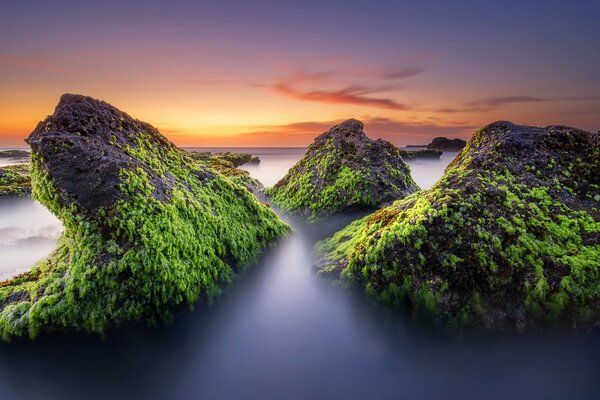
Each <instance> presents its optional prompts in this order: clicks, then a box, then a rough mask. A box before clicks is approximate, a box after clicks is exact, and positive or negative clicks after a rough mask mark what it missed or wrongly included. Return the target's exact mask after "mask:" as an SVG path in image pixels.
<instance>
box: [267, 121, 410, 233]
mask: <svg viewBox="0 0 600 400" xmlns="http://www.w3.org/2000/svg"><path fill="white" fill-rule="evenodd" d="M418 189H419V188H418V187H417V185H416V184H415V182H414V181H413V179H412V177H411V176H410V170H409V168H408V166H407V165H406V164H405V163H404V161H402V159H401V157H400V152H399V150H398V148H396V147H395V146H394V145H393V144H391V143H390V142H387V141H385V140H381V139H378V140H373V139H370V138H368V137H367V135H366V134H365V133H364V131H363V124H362V122H360V121H357V120H355V119H349V120H347V121H344V122H342V123H341V124H339V125H336V126H334V127H333V128H331V129H330V130H328V131H327V132H325V133H323V134H322V135H320V136H319V137H317V138H316V139H315V141H314V143H313V144H312V145H310V147H309V148H308V150H307V152H306V154H305V155H304V157H303V158H302V159H301V160H300V161H299V162H298V163H297V164H296V165H294V166H293V167H292V168H291V169H290V171H289V172H288V174H287V175H286V176H285V177H284V178H283V179H281V180H280V181H279V182H278V183H277V184H276V185H275V186H274V187H272V188H268V189H267V190H266V193H267V194H268V195H269V196H271V200H272V202H273V203H274V204H275V205H276V206H278V207H279V208H281V209H283V210H285V211H287V212H291V213H295V214H299V215H301V216H303V217H305V218H307V219H308V221H309V222H314V221H315V220H318V219H319V218H322V217H325V216H328V215H331V214H334V213H338V212H342V211H346V210H352V209H364V208H375V207H379V206H381V205H382V204H386V203H389V202H391V201H393V200H396V199H400V198H403V197H404V196H406V195H408V194H411V193H413V192H415V191H417V190H418Z"/></svg>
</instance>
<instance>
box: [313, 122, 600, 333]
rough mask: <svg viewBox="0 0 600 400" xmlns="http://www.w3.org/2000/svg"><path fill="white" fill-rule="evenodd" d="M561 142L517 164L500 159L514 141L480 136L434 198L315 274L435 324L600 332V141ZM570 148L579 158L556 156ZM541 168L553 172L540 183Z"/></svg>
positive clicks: (379, 226) (367, 224)
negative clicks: (599, 328)
mask: <svg viewBox="0 0 600 400" xmlns="http://www.w3.org/2000/svg"><path fill="white" fill-rule="evenodd" d="M516 129H518V128H517V127H516V126H513V127H512V130H513V131H514V130H516ZM565 129H566V128H565ZM565 134H566V133H564V132H555V133H553V134H551V135H545V136H544V139H539V140H540V142H539V143H538V146H539V147H538V148H539V149H540V150H539V154H541V156H539V157H538V156H537V154H533V152H529V153H527V154H524V155H520V157H521V158H520V159H519V161H516V159H515V160H514V161H513V160H512V159H511V158H510V157H512V155H513V154H514V153H513V151H514V150H512V149H511V151H507V152H506V153H505V152H504V150H503V149H504V146H505V144H504V143H505V142H504V141H503V139H502V138H503V137H506V136H508V135H510V129H502V128H501V127H494V128H492V132H490V128H486V129H484V130H481V131H478V132H477V133H476V134H475V135H474V137H473V139H472V140H471V141H470V142H469V143H468V145H467V146H466V148H465V149H464V150H463V151H462V152H461V154H460V155H459V156H458V158H457V159H456V160H455V161H454V162H453V163H452V164H451V165H450V166H449V167H448V169H447V170H446V173H445V175H444V177H443V178H442V179H441V180H440V181H439V182H438V183H437V184H436V185H435V186H434V187H433V188H432V189H431V190H427V191H421V192H418V193H416V194H415V195H413V196H410V197H408V198H405V199H402V200H399V201H397V202H395V203H394V204H393V205H392V206H389V207H386V208H383V209H381V210H379V211H377V212H375V213H373V214H371V215H369V216H367V217H365V218H363V219H362V220H359V221H356V222H354V223H352V224H350V225H349V226H348V227H346V228H344V229H343V230H341V231H339V232H337V233H336V234H335V235H334V236H333V237H331V238H329V239H327V240H325V241H323V242H320V243H319V244H318V245H317V251H318V252H319V253H321V254H322V255H323V260H321V262H320V263H319V266H320V267H321V268H322V270H323V271H337V273H338V274H339V277H340V279H342V280H346V281H348V282H356V283H358V284H360V285H363V286H364V287H365V288H366V291H367V293H368V294H369V295H370V296H372V297H374V298H375V299H377V300H379V301H380V302H382V303H384V304H388V305H391V306H398V305H399V304H405V303H406V302H408V303H409V304H410V305H411V306H412V308H413V310H415V312H417V313H418V314H422V315H426V316H427V318H429V319H431V320H433V321H437V322H443V323H450V324H458V325H464V324H476V325H484V326H487V327H489V328H493V327H497V325H498V324H499V325H502V326H507V324H509V325H510V324H512V326H516V327H517V328H519V329H521V328H523V327H524V326H525V324H533V325H535V324H536V323H543V322H545V321H549V320H553V321H556V320H561V321H576V322H579V323H581V324H594V323H596V322H597V321H598V318H599V313H600V310H599V309H598V308H597V304H598V301H600V214H598V212H597V204H594V203H593V201H594V200H593V199H594V196H596V195H598V193H600V192H598V187H597V186H596V185H597V183H596V182H597V181H598V179H599V178H598V176H597V175H596V174H595V173H594V172H592V171H598V170H600V155H599V154H598V152H595V151H594V150H593V149H594V148H595V146H597V140H598V139H597V137H596V136H593V134H589V133H584V132H581V131H576V130H575V134H577V135H578V136H577V138H576V139H573V140H572V141H568V140H567V139H565V138H564V135H565ZM569 134H571V133H570V132H569ZM559 135H563V138H560V137H557V136H559ZM573 141H577V144H574V146H575V149H571V148H570V150H569V151H566V150H565V149H564V148H563V147H560V148H558V149H556V147H555V146H557V144H555V143H560V146H564V145H565V144H570V143H572V142H573ZM590 141H591V143H590ZM594 141H596V142H594ZM509 143H510V142H509ZM594 143H596V145H594ZM542 149H546V150H545V151H546V153H544V152H543V151H542ZM530 153H531V154H530ZM543 154H545V155H543ZM545 165H553V166H554V167H555V170H553V171H552V173H545V174H544V175H541V176H537V175H535V174H532V171H534V170H540V169H543V168H544V166H545ZM561 165H562V167H560V166H561ZM566 165H568V166H569V170H570V171H571V173H570V177H568V179H562V178H558V179H555V176H556V175H559V176H562V177H564V178H567V177H565V175H564V174H562V172H561V171H562V169H560V168H564V166H566ZM519 174H521V175H519ZM523 174H527V175H523ZM590 194H591V196H590ZM398 299H407V301H406V302H403V301H398ZM594 305H596V306H594ZM499 325H498V326H499Z"/></svg>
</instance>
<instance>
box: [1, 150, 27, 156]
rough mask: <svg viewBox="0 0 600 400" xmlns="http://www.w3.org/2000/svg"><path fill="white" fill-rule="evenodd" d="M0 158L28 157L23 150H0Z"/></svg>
mask: <svg viewBox="0 0 600 400" xmlns="http://www.w3.org/2000/svg"><path fill="white" fill-rule="evenodd" d="M0 158H29V152H28V151H25V150H0Z"/></svg>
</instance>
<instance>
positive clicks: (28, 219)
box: [0, 198, 63, 280]
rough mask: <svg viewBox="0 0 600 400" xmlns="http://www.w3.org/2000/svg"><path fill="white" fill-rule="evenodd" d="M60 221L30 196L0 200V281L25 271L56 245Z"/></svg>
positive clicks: (61, 228) (60, 229) (59, 231)
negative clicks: (27, 197)
mask: <svg viewBox="0 0 600 400" xmlns="http://www.w3.org/2000/svg"><path fill="white" fill-rule="evenodd" d="M62 231H63V227H62V224H61V222H60V221H59V220H58V219H56V217H55V216H54V215H53V214H52V213H50V211H48V210H47V209H46V208H45V207H44V206H42V205H41V204H40V203H38V202H36V201H33V200H31V199H13V198H11V199H2V200H1V201H0V280H5V279H8V278H11V277H13V276H15V275H18V274H20V273H23V272H25V271H27V270H29V269H30V268H31V267H32V266H33V265H34V264H35V263H36V262H38V261H40V260H42V259H44V258H45V257H46V256H47V255H48V254H50V253H51V252H52V250H54V249H55V248H56V244H57V242H58V239H59V238H60V235H61V233H62Z"/></svg>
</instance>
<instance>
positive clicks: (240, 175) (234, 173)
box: [187, 152, 263, 193]
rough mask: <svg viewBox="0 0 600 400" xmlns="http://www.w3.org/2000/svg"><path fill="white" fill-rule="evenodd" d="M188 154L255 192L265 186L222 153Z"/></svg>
mask: <svg viewBox="0 0 600 400" xmlns="http://www.w3.org/2000/svg"><path fill="white" fill-rule="evenodd" d="M187 154H188V155H189V157H191V159H192V160H193V161H194V162H195V163H197V164H199V165H202V166H205V167H209V168H211V169H213V170H215V171H217V172H219V173H220V174H221V175H224V176H226V177H228V178H229V179H231V180H232V181H233V182H235V183H237V184H238V185H242V186H244V187H245V188H246V189H248V190H250V191H251V192H253V193H256V192H258V191H259V190H261V189H262V188H263V184H262V183H260V181H259V180H258V179H255V178H253V177H251V176H250V173H249V172H248V171H244V170H242V169H239V168H236V165H235V164H234V163H233V162H231V161H229V160H227V159H226V158H223V157H222V156H220V155H213V154H211V153H210V152H188V153H187ZM225 154H227V153H225ZM229 154H243V153H229ZM248 156H250V157H252V156H251V155H250V154H248Z"/></svg>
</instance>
